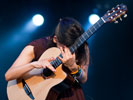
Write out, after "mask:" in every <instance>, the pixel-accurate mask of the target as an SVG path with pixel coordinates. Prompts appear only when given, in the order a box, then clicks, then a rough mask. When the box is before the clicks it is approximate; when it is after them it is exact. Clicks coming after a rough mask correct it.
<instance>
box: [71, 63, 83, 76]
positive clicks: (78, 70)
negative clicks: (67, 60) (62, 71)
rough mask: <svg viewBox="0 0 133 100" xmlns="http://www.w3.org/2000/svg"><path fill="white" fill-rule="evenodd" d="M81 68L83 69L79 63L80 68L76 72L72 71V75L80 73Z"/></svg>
mask: <svg viewBox="0 0 133 100" xmlns="http://www.w3.org/2000/svg"><path fill="white" fill-rule="evenodd" d="M80 70H81V68H80V66H79V65H78V69H77V70H76V71H74V72H71V74H72V75H74V74H77V73H79V71H80Z"/></svg>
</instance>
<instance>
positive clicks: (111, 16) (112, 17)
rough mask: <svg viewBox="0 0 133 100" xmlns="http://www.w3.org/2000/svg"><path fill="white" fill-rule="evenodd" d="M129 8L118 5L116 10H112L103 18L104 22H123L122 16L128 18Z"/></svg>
mask: <svg viewBox="0 0 133 100" xmlns="http://www.w3.org/2000/svg"><path fill="white" fill-rule="evenodd" d="M127 10H128V9H127V6H126V5H124V4H120V5H117V6H116V7H115V8H112V10H110V11H108V12H107V13H106V14H105V15H104V16H103V17H102V19H103V21H104V23H107V22H114V21H115V23H118V21H116V19H118V18H120V20H121V21H122V18H121V16H122V15H124V18H126V17H127V14H126V12H127Z"/></svg>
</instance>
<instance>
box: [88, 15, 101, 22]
mask: <svg viewBox="0 0 133 100" xmlns="http://www.w3.org/2000/svg"><path fill="white" fill-rule="evenodd" d="M99 19H100V17H99V16H98V15H97V14H91V15H90V16H89V17H88V20H89V22H90V24H95V23H96V22H97V21H98V20H99Z"/></svg>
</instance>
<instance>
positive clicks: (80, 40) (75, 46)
mask: <svg viewBox="0 0 133 100" xmlns="http://www.w3.org/2000/svg"><path fill="white" fill-rule="evenodd" d="M103 24H104V21H103V20H102V19H99V20H98V21H97V22H96V23H95V24H94V25H93V26H91V27H90V28H89V29H88V30H87V31H86V32H84V33H83V34H82V35H81V36H80V37H79V38H78V39H77V40H76V41H75V43H74V44H73V45H72V46H71V47H70V48H69V49H70V51H71V53H74V52H75V50H77V49H78V48H79V47H80V46H81V45H82V44H83V43H84V42H85V41H86V40H87V39H88V38H90V37H91V36H92V35H93V34H94V32H96V31H97V30H98V29H99V28H100V27H101V26H102V25H103Z"/></svg>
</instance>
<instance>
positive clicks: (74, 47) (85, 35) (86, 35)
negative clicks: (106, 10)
mask: <svg viewBox="0 0 133 100" xmlns="http://www.w3.org/2000/svg"><path fill="white" fill-rule="evenodd" d="M103 24H104V21H103V20H102V18H101V19H99V20H98V21H97V22H96V23H95V24H94V25H93V26H91V27H90V28H89V29H88V30H87V31H86V32H84V33H83V34H82V35H81V36H80V37H79V38H78V39H77V40H76V41H75V43H74V44H73V45H72V46H71V47H70V48H69V49H70V51H71V53H74V52H75V51H76V50H77V49H78V48H79V47H80V46H81V45H82V44H83V43H84V42H85V41H86V40H87V39H88V38H90V37H91V36H92V35H93V33H94V32H96V31H97V30H98V29H99V28H100V27H101V26H102V25H103ZM59 56H60V57H62V54H60V55H59ZM50 63H51V64H52V65H53V67H54V68H57V67H58V66H59V65H60V64H62V62H61V61H60V60H59V59H58V58H56V60H54V61H51V62H50Z"/></svg>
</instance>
